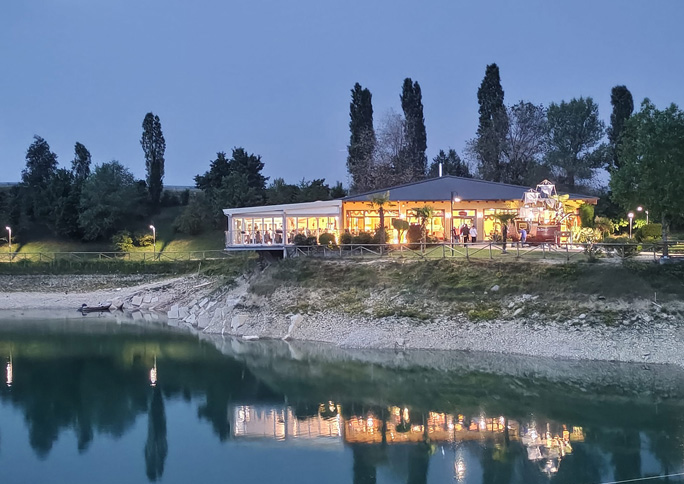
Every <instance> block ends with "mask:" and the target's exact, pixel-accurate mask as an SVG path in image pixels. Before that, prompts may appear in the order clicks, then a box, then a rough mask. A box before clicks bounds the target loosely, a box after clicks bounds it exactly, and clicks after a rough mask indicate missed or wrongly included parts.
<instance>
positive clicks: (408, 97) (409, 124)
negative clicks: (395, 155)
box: [401, 77, 427, 181]
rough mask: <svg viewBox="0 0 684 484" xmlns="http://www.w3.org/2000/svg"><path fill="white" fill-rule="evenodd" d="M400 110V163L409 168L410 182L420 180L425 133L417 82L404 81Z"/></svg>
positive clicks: (424, 162)
mask: <svg viewBox="0 0 684 484" xmlns="http://www.w3.org/2000/svg"><path fill="white" fill-rule="evenodd" d="M401 108H402V109H403V111H404V123H405V129H404V136H405V140H406V141H405V148H404V150H405V151H404V153H402V156H401V158H402V159H401V162H402V163H403V164H404V165H405V166H406V167H407V168H409V170H408V172H409V173H410V177H411V179H410V180H407V181H414V180H422V179H423V178H425V173H426V171H427V157H426V156H425V151H426V150H427V133H426V131H425V118H424V117H423V95H422V93H421V91H420V85H419V84H418V82H417V81H416V82H413V81H412V80H411V78H409V77H407V78H406V79H404V85H403V87H402V92H401Z"/></svg>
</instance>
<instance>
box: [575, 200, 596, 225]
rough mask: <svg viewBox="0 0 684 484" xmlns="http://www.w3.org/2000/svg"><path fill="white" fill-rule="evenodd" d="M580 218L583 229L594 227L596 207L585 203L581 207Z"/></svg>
mask: <svg viewBox="0 0 684 484" xmlns="http://www.w3.org/2000/svg"><path fill="white" fill-rule="evenodd" d="M579 217H580V223H581V224H582V228H593V227H594V206H593V205H589V204H588V203H583V204H582V205H580V207H579Z"/></svg>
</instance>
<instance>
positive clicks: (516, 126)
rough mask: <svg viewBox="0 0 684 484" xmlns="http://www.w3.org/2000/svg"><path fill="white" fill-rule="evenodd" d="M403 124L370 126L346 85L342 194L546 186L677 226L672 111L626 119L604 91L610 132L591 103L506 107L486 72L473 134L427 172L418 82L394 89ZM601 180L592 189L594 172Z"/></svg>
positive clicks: (395, 118) (683, 136)
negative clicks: (476, 183)
mask: <svg viewBox="0 0 684 484" xmlns="http://www.w3.org/2000/svg"><path fill="white" fill-rule="evenodd" d="M400 100H401V106H402V110H403V116H401V115H399V114H397V113H396V112H395V111H393V110H390V111H389V112H388V113H387V114H386V115H385V117H384V118H383V119H382V120H381V121H380V123H379V124H378V125H377V129H376V127H375V125H374V120H373V105H372V94H371V92H370V91H369V90H368V88H364V87H362V86H361V84H359V83H356V84H355V85H354V87H353V88H352V89H351V102H350V109H349V117H350V121H349V130H350V139H349V145H348V147H347V163H346V164H347V171H348V173H349V180H350V187H349V188H350V191H351V192H354V193H363V192H366V191H372V190H380V189H383V188H387V187H390V186H393V185H397V184H401V183H410V182H414V181H418V180H422V179H425V178H433V177H436V176H438V175H439V166H440V164H441V166H442V173H443V174H445V175H455V176H461V177H471V176H474V177H477V178H480V179H483V180H488V181H493V182H500V183H511V184H516V185H523V186H534V185H536V184H537V183H538V182H539V181H541V180H543V179H545V178H548V179H552V180H554V182H555V183H556V185H557V186H558V187H559V188H560V189H562V190H567V191H579V192H583V193H589V194H592V195H599V196H600V197H601V200H600V203H599V207H598V213H600V214H602V215H606V216H609V217H615V218H620V217H621V216H622V217H623V218H624V215H626V212H627V211H630V210H633V209H635V208H636V206H638V205H644V206H647V207H648V208H649V209H650V211H651V213H653V214H654V216H655V217H657V218H658V220H659V221H661V222H662V224H663V231H666V229H667V227H669V226H671V225H672V224H681V223H682V222H684V220H683V216H682V214H683V213H684V163H683V162H682V161H681V160H682V159H684V158H683V155H684V114H683V113H682V111H681V110H680V109H679V108H678V107H677V106H676V105H674V104H673V105H671V106H670V107H668V108H667V109H665V110H662V111H661V110H658V109H657V108H656V107H655V106H654V105H653V104H652V103H651V102H650V101H649V100H648V99H646V100H644V102H643V103H642V105H641V110H640V111H639V112H638V113H636V114H634V100H633V97H632V94H631V93H630V91H629V89H627V87H626V86H624V85H619V86H615V87H613V88H612V91H611V106H612V113H611V116H610V125H609V126H606V125H605V123H604V122H603V121H602V120H601V119H600V117H599V110H598V105H597V104H596V103H595V102H594V100H593V99H592V98H591V97H576V98H572V99H570V100H569V101H565V100H563V101H561V102H559V103H556V102H552V103H550V104H549V105H548V106H543V105H535V104H533V103H530V102H527V101H523V100H521V101H518V102H517V103H515V104H510V105H506V103H505V100H504V90H503V87H502V84H501V77H500V72H499V67H498V66H497V65H496V64H490V65H488V66H487V67H486V69H485V75H484V78H483V80H482V82H481V84H480V87H479V89H478V91H477V100H478V106H479V109H478V114H479V120H478V128H477V132H476V134H475V136H474V137H473V138H471V139H470V140H468V141H467V142H466V145H465V147H464V156H465V158H466V161H463V160H461V158H460V156H459V155H458V154H457V152H456V150H454V149H453V148H449V149H448V150H446V152H445V150H440V151H439V154H438V155H437V156H435V157H434V158H433V160H432V163H431V164H430V165H429V166H427V163H426V155H425V150H426V147H427V135H426V129H425V119H424V117H423V104H422V93H421V90H420V86H419V84H418V82H416V81H413V80H412V79H410V78H407V79H405V80H404V83H403V86H402V94H401V96H400ZM600 169H605V170H606V171H607V172H608V174H609V177H610V182H609V184H608V186H607V187H606V186H603V187H602V186H596V184H595V181H596V175H597V172H598V170H600Z"/></svg>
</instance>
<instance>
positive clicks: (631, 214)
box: [627, 212, 634, 239]
mask: <svg viewBox="0 0 684 484" xmlns="http://www.w3.org/2000/svg"><path fill="white" fill-rule="evenodd" d="M627 217H629V238H630V239H631V238H632V220H634V212H629V213H628V214H627Z"/></svg>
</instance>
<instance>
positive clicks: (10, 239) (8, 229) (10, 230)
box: [5, 227, 12, 254]
mask: <svg viewBox="0 0 684 484" xmlns="http://www.w3.org/2000/svg"><path fill="white" fill-rule="evenodd" d="M5 229H7V231H8V232H9V235H8V236H7V244H8V245H7V247H8V248H9V253H10V254H11V253H12V229H11V228H10V227H5Z"/></svg>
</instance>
